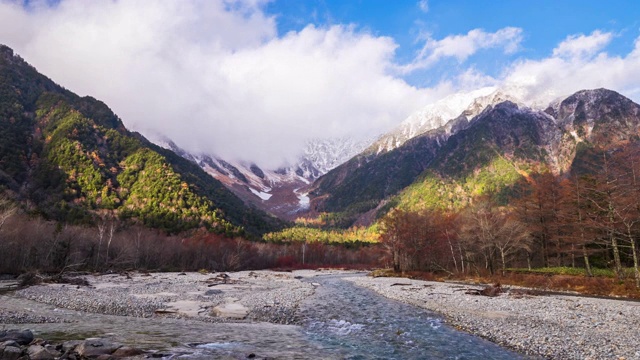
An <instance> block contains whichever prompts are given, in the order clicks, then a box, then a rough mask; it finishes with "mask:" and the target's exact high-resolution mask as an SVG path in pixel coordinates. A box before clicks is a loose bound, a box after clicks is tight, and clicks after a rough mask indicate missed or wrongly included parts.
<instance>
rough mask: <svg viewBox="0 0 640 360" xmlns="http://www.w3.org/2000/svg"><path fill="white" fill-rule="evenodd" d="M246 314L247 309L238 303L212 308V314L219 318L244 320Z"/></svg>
mask: <svg viewBox="0 0 640 360" xmlns="http://www.w3.org/2000/svg"><path fill="white" fill-rule="evenodd" d="M248 313H249V309H247V308H246V307H245V306H244V305H242V304H238V303H230V304H223V305H218V306H216V307H214V308H213V314H214V315H215V316H217V317H221V318H229V319H244V318H246V317H247V314H248Z"/></svg>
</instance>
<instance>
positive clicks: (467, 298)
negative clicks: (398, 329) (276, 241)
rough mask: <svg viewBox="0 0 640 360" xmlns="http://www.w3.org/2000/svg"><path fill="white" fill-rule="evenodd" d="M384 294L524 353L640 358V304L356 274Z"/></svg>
mask: <svg viewBox="0 0 640 360" xmlns="http://www.w3.org/2000/svg"><path fill="white" fill-rule="evenodd" d="M346 280H349V281H352V282H354V283H355V284H357V285H359V286H363V287H366V288H369V289H371V290H373V291H375V292H377V293H379V294H381V295H383V296H386V297H388V298H391V299H395V300H399V301H402V302H406V303H409V304H413V305H415V306H419V307H422V308H425V309H428V310H432V311H435V312H438V313H440V314H443V315H444V316H445V317H446V318H447V321H448V322H449V323H450V324H451V325H453V326H456V327H458V328H460V329H462V330H464V331H467V332H469V333H471V334H474V335H477V336H481V337H483V338H486V339H488V340H491V341H493V342H496V343H498V344H500V345H502V346H506V347H509V348H512V349H514V350H516V351H518V352H520V353H524V354H530V355H539V356H543V357H545V358H550V359H625V360H630V359H640V342H639V341H638V339H640V303H639V302H634V301H623V300H608V299H597V298H588V297H578V296H563V295H544V296H533V295H528V294H526V293H524V292H522V291H517V292H516V291H511V292H510V291H508V290H507V291H506V292H505V293H503V294H501V295H499V296H496V297H487V296H480V295H470V294H467V292H469V290H480V289H482V287H481V286H474V285H460V284H451V283H442V282H430V281H420V280H410V279H406V278H371V277H351V278H347V279H346Z"/></svg>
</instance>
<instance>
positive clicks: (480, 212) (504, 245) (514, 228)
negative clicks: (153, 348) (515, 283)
mask: <svg viewBox="0 0 640 360" xmlns="http://www.w3.org/2000/svg"><path fill="white" fill-rule="evenodd" d="M460 231H461V237H463V238H465V239H466V240H467V243H475V244H477V245H478V247H479V249H480V250H481V254H482V256H483V257H484V260H485V268H486V269H488V270H489V271H490V273H491V274H493V273H494V272H495V262H496V261H497V259H496V258H497V257H498V258H499V260H500V264H501V268H502V271H503V272H504V270H505V269H506V266H507V263H508V262H510V261H511V258H512V257H513V256H514V255H516V254H517V253H518V252H520V251H522V250H529V249H530V245H531V236H530V234H529V232H528V230H527V228H526V226H525V225H524V224H523V223H522V222H520V221H519V220H518V219H516V218H515V217H514V216H510V215H509V214H508V211H507V208H504V207H502V208H500V207H497V206H495V204H493V203H492V202H491V201H490V200H489V199H480V200H479V201H477V202H476V203H475V204H474V205H472V206H471V207H469V208H467V209H466V211H465V213H464V220H463V224H462V226H461V230H460Z"/></svg>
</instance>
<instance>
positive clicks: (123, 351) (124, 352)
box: [112, 346, 144, 358]
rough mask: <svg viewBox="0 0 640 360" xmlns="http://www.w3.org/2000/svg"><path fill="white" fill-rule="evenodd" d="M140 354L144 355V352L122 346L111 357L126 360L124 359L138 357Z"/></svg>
mask: <svg viewBox="0 0 640 360" xmlns="http://www.w3.org/2000/svg"><path fill="white" fill-rule="evenodd" d="M142 354H144V351H142V350H140V349H136V348H132V347H129V346H123V347H121V348H119V349H118V350H116V351H114V352H113V354H112V355H113V356H115V357H122V358H126V357H132V356H138V355H142Z"/></svg>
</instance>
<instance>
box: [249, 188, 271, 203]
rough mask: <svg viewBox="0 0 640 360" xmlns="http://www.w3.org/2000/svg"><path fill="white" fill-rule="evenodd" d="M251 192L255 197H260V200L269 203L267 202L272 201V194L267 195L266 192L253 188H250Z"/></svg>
mask: <svg viewBox="0 0 640 360" xmlns="http://www.w3.org/2000/svg"><path fill="white" fill-rule="evenodd" d="M249 190H251V192H252V193H253V194H254V195H255V196H257V197H259V198H260V199H262V200H264V201H267V200H269V199H271V196H273V195H271V194H267V193H266V192H262V191H258V190H256V189H254V188H251V187H250V188H249Z"/></svg>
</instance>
